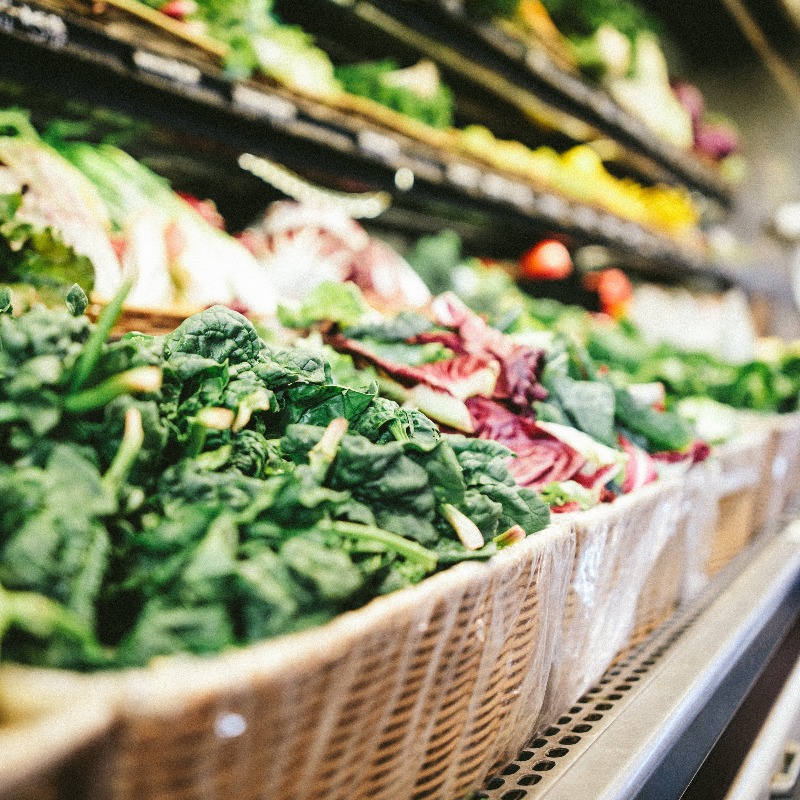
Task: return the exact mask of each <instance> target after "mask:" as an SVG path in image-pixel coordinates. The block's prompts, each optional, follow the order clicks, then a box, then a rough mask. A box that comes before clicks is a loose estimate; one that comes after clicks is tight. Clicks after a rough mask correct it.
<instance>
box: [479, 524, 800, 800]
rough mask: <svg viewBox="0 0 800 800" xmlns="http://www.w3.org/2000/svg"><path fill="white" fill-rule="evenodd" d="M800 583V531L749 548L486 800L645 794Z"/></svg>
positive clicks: (537, 744)
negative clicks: (660, 767) (655, 774)
mask: <svg viewBox="0 0 800 800" xmlns="http://www.w3.org/2000/svg"><path fill="white" fill-rule="evenodd" d="M798 576H800V522H795V523H792V524H790V525H789V526H788V527H786V528H784V529H783V530H782V531H781V532H779V533H777V534H775V535H774V536H772V537H771V538H769V539H768V540H766V541H762V542H760V543H757V544H756V545H754V546H753V547H751V548H749V549H748V550H747V551H746V552H745V553H744V554H742V557H740V559H738V560H737V562H736V563H735V564H733V565H731V567H730V568H729V569H728V570H726V571H725V572H724V573H723V574H721V575H719V576H718V577H717V579H715V580H714V582H713V583H712V584H711V585H710V586H709V587H708V588H707V590H706V591H705V592H704V593H703V594H702V595H701V597H700V598H698V600H697V601H696V602H695V603H693V604H692V605H691V606H690V607H687V608H685V609H683V610H682V611H680V612H679V613H678V614H676V615H675V617H674V618H673V619H672V620H670V621H669V622H668V623H667V624H666V625H665V626H663V627H662V628H661V629H660V630H659V631H658V632H657V633H656V635H654V636H653V637H652V638H651V639H649V640H647V641H646V642H644V643H643V644H642V645H641V646H640V647H639V648H637V649H636V650H634V651H633V652H632V653H630V654H629V656H628V657H627V658H626V659H625V660H624V661H622V662H621V663H619V664H618V665H617V666H615V667H613V668H612V669H610V670H609V671H608V673H607V674H606V675H605V676H604V678H603V679H602V680H601V681H600V683H599V684H598V685H597V686H595V687H593V688H592V689H590V690H589V692H587V694H586V695H585V696H584V697H583V698H581V699H580V701H579V702H578V703H576V705H575V706H573V708H571V709H570V710H569V713H566V714H565V715H564V716H563V717H561V718H560V719H559V720H557V721H554V723H553V725H552V726H551V727H550V728H548V729H547V730H545V731H544V732H543V735H542V736H540V737H539V738H537V739H536V740H534V741H532V742H531V743H530V744H529V746H528V747H527V748H526V749H525V750H523V752H522V753H521V754H520V756H519V758H518V759H517V760H516V761H515V762H513V763H512V764H509V765H508V766H506V767H505V769H503V770H502V772H501V774H499V775H497V776H495V777H494V778H492V779H490V780H489V781H488V782H487V784H486V788H485V789H484V791H483V792H481V794H480V795H479V796H480V797H485V798H487V800H523V798H531V799H532V798H546V800H576V798H588V797H591V798H592V800H612V798H613V800H621V799H622V798H633V797H635V796H636V795H637V793H638V792H639V791H640V790H642V788H643V787H644V786H645V784H646V782H647V780H648V779H649V778H650V776H651V775H652V773H653V772H654V770H655V768H656V767H657V766H658V765H659V764H660V763H661V761H662V760H663V759H664V757H665V755H666V754H667V753H669V751H670V750H671V748H672V747H673V746H674V745H675V743H676V742H677V740H678V739H679V738H680V737H681V735H682V734H683V733H684V732H685V731H686V729H687V728H688V726H689V725H690V723H692V721H693V720H694V719H695V718H696V717H697V714H698V711H699V710H700V709H701V708H703V706H704V705H705V704H706V703H707V702H708V701H709V699H710V698H712V696H713V695H714V693H715V692H716V690H717V689H718V688H719V687H720V685H721V684H722V682H723V681H724V680H725V678H726V676H727V675H728V672H729V670H730V669H731V666H732V665H733V664H734V663H736V662H737V660H738V659H739V658H740V657H741V656H742V654H743V653H745V651H746V650H747V649H748V647H750V646H751V645H752V644H753V642H754V641H755V640H756V638H757V637H758V635H759V634H760V633H761V632H762V629H763V628H764V626H765V625H766V623H767V622H768V621H769V620H770V619H771V618H772V617H773V615H775V614H776V612H777V611H778V609H779V608H780V607H781V605H782V603H784V601H785V600H786V598H787V596H788V595H789V594H790V592H791V590H792V588H793V586H794V585H795V583H796V581H797V580H798Z"/></svg>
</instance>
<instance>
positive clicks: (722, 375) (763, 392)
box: [587, 323, 800, 413]
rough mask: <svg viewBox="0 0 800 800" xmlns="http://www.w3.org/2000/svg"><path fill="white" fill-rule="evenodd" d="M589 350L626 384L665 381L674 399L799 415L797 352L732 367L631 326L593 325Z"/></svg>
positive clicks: (590, 331) (588, 337)
mask: <svg viewBox="0 0 800 800" xmlns="http://www.w3.org/2000/svg"><path fill="white" fill-rule="evenodd" d="M587 347H588V348H589V351H590V352H591V353H592V354H593V355H594V357H595V358H597V359H598V360H600V361H602V362H603V363H606V364H608V365H609V367H610V368H611V369H612V370H613V371H615V372H616V373H617V374H618V375H619V376H620V378H621V379H622V380H627V381H630V382H634V383H647V382H651V381H659V382H661V383H663V384H664V386H665V388H666V390H667V393H668V396H669V397H671V398H674V399H679V398H685V397H695V396H707V397H711V398H712V399H714V400H717V401H718V402H720V403H725V404H726V405H729V406H733V407H734V408H742V409H749V410H753V411H777V412H781V413H784V412H788V411H795V410H797V408H798V403H799V401H800V359H798V357H797V355H796V354H794V353H793V352H791V351H787V352H785V353H783V354H781V355H780V356H779V357H778V358H776V359H775V360H772V361H765V360H760V359H754V360H751V361H748V362H746V363H744V364H731V363H729V362H726V361H723V360H721V359H719V358H717V357H716V356H714V355H711V354H709V353H701V352H695V353H687V352H683V351H681V350H679V349H678V348H676V347H674V346H673V345H670V344H657V345H653V344H650V343H648V342H646V341H645V340H644V339H643V338H642V337H641V335H640V334H639V332H638V331H637V330H636V329H635V327H634V326H632V325H631V324H629V323H624V324H617V325H613V326H612V325H597V324H595V325H593V326H591V327H590V328H589V330H588V332H587Z"/></svg>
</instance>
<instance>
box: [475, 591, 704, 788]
mask: <svg viewBox="0 0 800 800" xmlns="http://www.w3.org/2000/svg"><path fill="white" fill-rule="evenodd" d="M702 610H703V609H702V607H701V608H698V607H697V606H696V605H693V606H690V607H688V608H686V609H685V610H683V611H682V612H680V611H679V612H678V613H677V614H675V615H674V616H673V617H672V618H671V619H669V620H668V621H667V622H665V623H664V624H663V625H662V626H661V627H660V628H658V629H657V630H656V631H655V632H654V633H653V634H652V635H651V636H650V637H649V638H647V639H646V640H645V641H644V642H642V643H641V644H640V645H638V646H637V647H635V648H634V649H633V650H631V651H630V652H629V653H627V654H626V655H625V656H624V658H623V659H622V660H621V661H619V662H618V663H617V664H615V665H614V666H612V667H611V668H610V669H609V670H608V671H607V672H606V674H605V675H604V676H603V677H602V678H601V679H600V681H599V682H598V683H597V684H596V685H595V686H593V687H592V688H591V689H589V690H588V691H587V692H586V694H585V695H584V696H583V697H581V698H580V699H579V700H578V701H577V702H576V703H575V705H574V706H572V708H570V709H569V710H568V711H567V712H566V713H564V715H563V716H561V717H559V718H558V719H557V720H555V721H554V722H553V723H552V724H551V725H549V726H548V727H547V728H545V729H544V730H542V731H540V732H539V733H538V734H537V735H536V736H535V738H533V739H532V740H531V741H530V742H529V743H528V745H527V746H526V747H525V749H524V750H522V752H521V753H520V754H519V756H517V758H516V760H515V761H513V762H511V763H510V764H508V765H506V766H505V767H504V768H503V769H501V770H500V771H499V773H498V774H496V775H493V776H492V777H491V778H489V780H488V781H487V782H486V783H485V785H484V788H483V790H482V791H480V792H478V793H476V794H475V795H474V796H473V800H532V798H535V797H539V796H542V795H544V794H545V793H546V792H547V790H548V789H549V788H551V787H552V786H553V785H554V784H555V782H556V781H557V780H558V779H559V777H560V776H561V775H562V774H563V773H564V772H566V770H567V769H568V768H569V767H570V766H571V764H572V763H573V762H574V761H575V760H576V759H577V758H579V757H580V755H581V753H583V752H584V751H585V750H586V748H587V747H589V745H590V744H591V743H592V742H593V741H594V740H595V739H596V738H597V737H598V736H599V735H600V734H601V733H602V732H603V731H604V730H605V729H606V728H607V727H608V726H609V725H610V724H611V722H612V721H613V720H614V719H615V718H616V717H617V716H619V714H620V713H621V712H622V711H623V709H624V708H625V707H626V706H627V705H628V704H629V703H630V702H631V700H632V699H633V698H634V697H636V695H637V694H638V693H639V692H641V691H642V690H643V689H644V687H645V686H647V685H648V684H649V683H650V682H651V681H652V680H653V679H654V678H655V675H656V673H657V672H658V667H659V664H660V662H661V661H662V659H663V658H664V656H665V654H666V653H667V652H668V651H669V649H670V648H671V647H672V645H673V644H675V642H676V641H677V640H678V639H680V637H681V636H682V635H683V633H684V632H685V631H686V630H687V629H688V628H689V627H690V626H691V625H692V623H693V622H694V620H695V619H697V617H698V616H699V615H700V613H701V612H702Z"/></svg>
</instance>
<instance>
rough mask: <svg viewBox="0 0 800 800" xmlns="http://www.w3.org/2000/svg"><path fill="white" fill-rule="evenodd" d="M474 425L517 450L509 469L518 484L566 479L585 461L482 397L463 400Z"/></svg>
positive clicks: (534, 485) (527, 420)
mask: <svg viewBox="0 0 800 800" xmlns="http://www.w3.org/2000/svg"><path fill="white" fill-rule="evenodd" d="M466 405H467V408H468V409H469V412H470V414H471V416H472V420H473V423H474V425H475V435H476V436H478V437H479V438H481V439H491V440H493V441H495V442H499V443H500V444H504V445H505V446H506V447H508V448H509V450H513V451H514V453H516V454H517V458H514V459H512V460H511V462H510V463H509V470H510V471H511V474H512V475H513V476H514V478H515V479H516V481H517V483H518V484H520V486H529V487H530V488H532V489H541V488H542V487H543V486H546V485H547V484H548V483H552V482H553V481H567V480H571V479H573V478H574V477H575V475H576V473H577V472H578V471H579V470H580V469H581V468H582V467H583V466H584V465H585V463H586V459H585V458H584V457H583V456H582V455H581V454H580V453H578V452H577V451H576V450H573V448H571V447H569V445H566V444H564V443H563V442H561V441H559V440H558V439H556V438H555V437H554V436H551V435H550V434H549V433H547V432H545V431H543V430H541V429H540V428H538V427H537V425H536V423H535V422H534V420H533V419H532V418H530V417H523V416H520V415H517V414H514V413H513V412H511V411H509V410H508V409H507V408H504V407H503V406H501V405H500V404H499V403H496V402H494V401H493V400H489V399H487V398H485V397H471V398H470V399H469V400H467V401H466Z"/></svg>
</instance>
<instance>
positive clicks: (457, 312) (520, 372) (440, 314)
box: [433, 292, 547, 408]
mask: <svg viewBox="0 0 800 800" xmlns="http://www.w3.org/2000/svg"><path fill="white" fill-rule="evenodd" d="M433 312H434V314H435V316H436V318H437V322H438V323H439V324H440V325H446V326H448V327H452V328H455V329H456V331H457V332H458V336H459V337H460V339H461V342H462V347H463V349H464V350H465V351H466V352H468V353H472V354H473V355H479V356H482V357H483V358H486V357H493V358H495V359H497V361H498V362H499V363H500V376H499V378H498V380H497V386H496V388H495V393H494V397H495V398H496V399H497V400H510V401H511V402H512V403H514V405H516V406H519V407H521V408H527V407H529V406H530V404H531V403H532V402H533V401H534V400H544V399H545V398H546V397H547V390H546V389H545V388H544V387H543V386H542V385H541V384H540V383H539V377H540V376H541V373H542V370H543V369H544V364H545V355H544V351H542V350H536V349H534V348H532V347H527V346H526V345H521V344H515V343H514V342H513V341H512V340H511V339H510V338H509V337H508V336H506V335H505V334H504V333H502V332H501V331H498V330H496V329H495V328H492V327H490V326H489V325H487V324H486V321H485V320H484V319H483V318H482V317H480V316H479V315H478V314H475V313H474V312H473V311H471V310H470V309H469V308H467V306H466V305H464V303H462V302H461V300H459V299H458V298H457V297H456V296H455V295H452V294H451V293H449V292H448V293H447V294H444V295H441V296H439V297H437V298H436V299H435V300H434V303H433Z"/></svg>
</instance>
